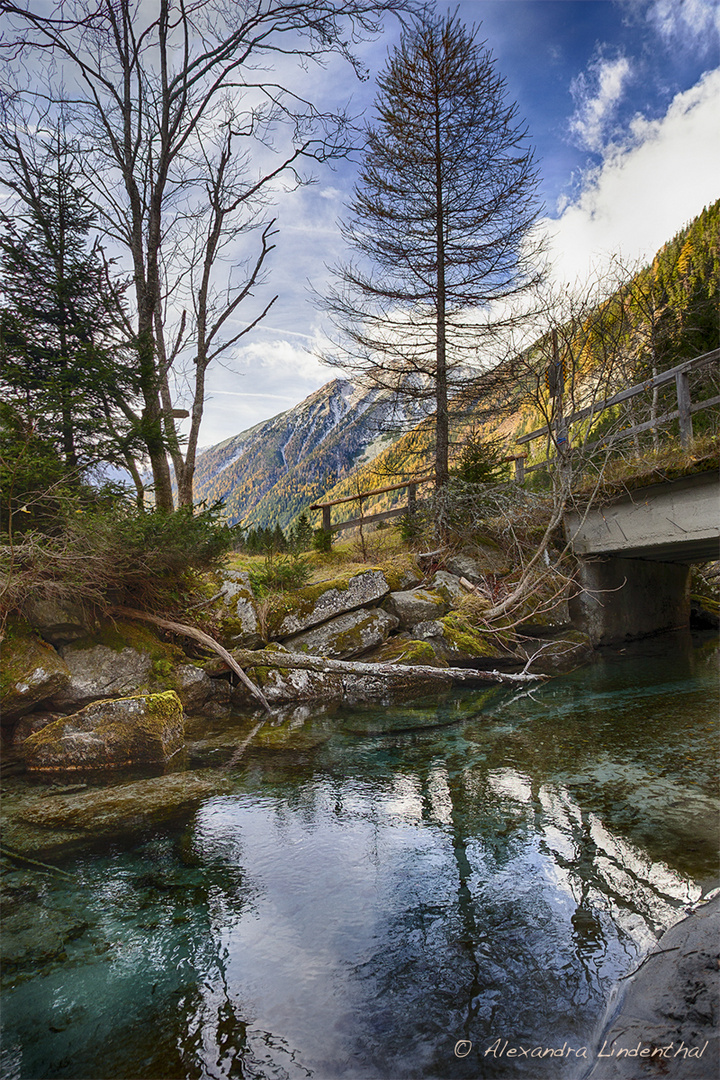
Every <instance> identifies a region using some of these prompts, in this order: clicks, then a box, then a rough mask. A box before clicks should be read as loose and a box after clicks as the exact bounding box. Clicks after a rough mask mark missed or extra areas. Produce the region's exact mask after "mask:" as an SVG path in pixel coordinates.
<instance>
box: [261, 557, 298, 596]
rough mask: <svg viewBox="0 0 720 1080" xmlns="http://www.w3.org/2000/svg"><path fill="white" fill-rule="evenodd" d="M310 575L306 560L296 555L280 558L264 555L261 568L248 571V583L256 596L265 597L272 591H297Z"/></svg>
mask: <svg viewBox="0 0 720 1080" xmlns="http://www.w3.org/2000/svg"><path fill="white" fill-rule="evenodd" d="M311 573H312V570H311V567H310V564H309V563H308V562H307V560H306V559H300V558H298V556H297V555H282V556H281V557H280V558H276V557H275V556H273V555H266V556H265V563H264V565H263V566H261V567H254V568H253V569H252V570H250V581H251V582H252V586H253V590H254V592H255V593H256V594H257V595H258V596H265V595H267V593H268V592H271V591H272V590H280V591H281V592H284V591H285V590H288V589H299V588H301V587H302V586H303V585H305V584H307V582H308V580H309V578H310V574H311Z"/></svg>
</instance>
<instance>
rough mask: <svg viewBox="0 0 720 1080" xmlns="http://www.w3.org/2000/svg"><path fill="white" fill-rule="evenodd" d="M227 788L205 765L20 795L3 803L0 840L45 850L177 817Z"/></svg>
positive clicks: (31, 850) (25, 849)
mask: <svg viewBox="0 0 720 1080" xmlns="http://www.w3.org/2000/svg"><path fill="white" fill-rule="evenodd" d="M230 789H231V781H230V778H229V777H228V776H227V775H224V774H222V773H218V772H216V771H211V770H207V771H205V770H203V771H198V772H186V773H171V774H169V775H167V776H153V777H151V778H149V779H145V780H134V781H131V782H130V783H127V784H117V785H116V786H114V787H109V788H107V787H103V788H94V789H93V788H88V789H87V790H86V791H83V792H78V793H75V794H68V795H55V794H49V795H45V796H40V797H37V796H26V797H25V798H24V799H22V800H20V801H19V802H17V803H16V804H15V805H14V806H10V807H8V806H6V807H5V808H4V809H5V813H6V817H7V818H9V820H8V821H7V824H5V823H4V829H3V832H4V835H5V836H6V842H7V843H8V844H12V847H13V849H14V850H16V851H18V852H21V853H22V852H28V853H30V854H33V853H34V852H36V851H41V852H43V853H47V852H49V851H51V850H53V849H61V848H64V847H69V846H73V847H74V846H77V844H78V842H81V843H91V842H93V841H94V840H97V839H98V838H100V837H108V836H119V835H123V834H130V833H135V832H139V831H142V830H144V829H147V828H149V827H151V826H155V825H158V824H160V823H162V822H165V821H169V820H174V819H176V818H181V817H182V816H183V815H184V814H186V813H191V812H192V811H193V810H194V809H195V807H196V806H197V805H198V804H199V803H200V802H202V801H203V799H207V798H210V797H211V796H212V795H220V794H223V793H225V792H227V791H229V790H230Z"/></svg>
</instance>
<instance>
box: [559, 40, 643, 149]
mask: <svg viewBox="0 0 720 1080" xmlns="http://www.w3.org/2000/svg"><path fill="white" fill-rule="evenodd" d="M631 75H632V68H631V66H630V61H629V60H628V59H627V57H625V56H619V57H617V59H615V60H606V59H604V58H600V59H599V60H596V61H594V62H593V63H592V64H591V65H590V68H589V75H586V74H584V73H583V74H582V75H579V76H578V77H577V78H576V79H573V82H572V84H571V86H570V91H571V93H572V95H573V97H574V99H575V102H576V106H575V112H574V113H573V115H572V117H571V118H570V131H571V132H572V134H573V135H574V136H575V138H576V139H577V141H578V143H579V145H580V146H582V147H584V148H585V149H587V150H593V151H598V150H601V149H602V147H603V143H604V142H605V138H606V133H607V130H608V127H609V125H610V124H611V123H612V120H613V117H614V115H615V109H616V107H617V105H618V103H619V101H620V99H621V98H622V96H623V93H624V91H625V87H626V85H627V83H628V80H629V79H630V78H631Z"/></svg>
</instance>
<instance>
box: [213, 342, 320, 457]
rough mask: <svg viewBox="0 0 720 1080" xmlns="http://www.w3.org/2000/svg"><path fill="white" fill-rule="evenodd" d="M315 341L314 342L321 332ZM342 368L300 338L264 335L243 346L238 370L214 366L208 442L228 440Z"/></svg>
mask: <svg viewBox="0 0 720 1080" xmlns="http://www.w3.org/2000/svg"><path fill="white" fill-rule="evenodd" d="M279 333H282V331H280V332H279ZM293 336H295V337H298V336H299V337H306V336H308V335H304V334H301V335H293ZM309 341H310V343H311V344H312V343H313V342H314V341H315V338H309ZM336 374H337V373H336V372H333V371H332V370H331V369H330V368H328V367H325V366H324V365H323V364H321V363H320V361H319V360H317V359H316V357H315V356H313V354H312V353H311V352H309V351H308V349H307V348H304V347H303V346H302V345H300V344H297V343H296V342H294V341H290V340H287V339H286V338H280V339H279V340H277V341H267V340H263V339H262V338H261V337H258V339H257V340H256V341H253V342H252V343H250V344H248V345H245V346H244V347H243V348H241V349H238V350H237V352H236V355H235V357H234V359H233V361H232V370H230V371H229V370H228V367H224V366H217V367H215V368H213V369H211V371H210V373H209V379H208V392H207V401H206V407H205V418H204V420H203V444H204V445H205V446H212V445H214V444H215V443H218V442H222V440H223V439H227V438H228V437H229V436H231V435H237V434H238V432H240V431H244V430H245V429H247V428H249V427H253V426H254V425H255V424H257V423H258V421H259V420H261V419H266V418H269V417H271V416H275V415H277V413H280V412H284V411H285V410H286V409H289V408H292V406H293V405H296V404H297V403H298V402H299V401H302V400H303V398H306V397H307V396H308V394H312V393H313V392H314V391H315V390H318V389H319V388H320V387H321V386H322V385H323V384H324V383H326V382H329V381H330V380H331V379H332V378H333V377H334V376H335V375H336Z"/></svg>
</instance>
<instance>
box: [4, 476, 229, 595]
mask: <svg viewBox="0 0 720 1080" xmlns="http://www.w3.org/2000/svg"><path fill="white" fill-rule="evenodd" d="M61 509H62V513H61V515H60V516H59V518H58V521H57V528H56V530H55V532H54V534H53V535H42V534H40V533H38V532H37V531H33V532H29V533H27V534H25V535H24V536H23V537H22V541H21V542H20V543H19V544H15V545H14V546H12V547H10V546H7V547H6V548H5V549H3V552H2V555H3V562H4V563H5V570H6V573H7V579H6V582H7V588H6V590H5V593H4V596H3V613H4V614H5V615H6V614H7V613H8V612H9V611H13V610H15V611H19V612H20V613H22V610H23V605H24V603H25V601H26V600H27V599H28V598H29V597H31V596H32V598H33V599H53V600H58V601H60V602H62V601H74V602H79V603H81V604H86V605H90V606H93V607H96V608H99V609H100V610H105V611H107V610H109V609H111V608H112V607H114V606H116V605H121V606H129V607H135V608H149V609H152V610H158V609H159V610H163V609H167V608H170V609H172V608H174V607H177V606H178V605H179V604H181V603H182V601H183V598H184V597H185V596H187V595H188V594H189V593H190V592H191V590H192V588H193V586H194V583H195V579H196V575H197V574H198V573H200V572H203V571H206V570H210V569H213V568H214V567H216V566H217V565H218V563H219V561H220V559H221V558H222V556H223V555H224V554H225V553H226V552H227V551H228V550H229V549H230V547H231V545H232V541H233V534H232V530H231V529H230V528H229V527H228V526H227V525H226V524H224V523H223V522H222V521H221V520H220V505H219V504H216V505H214V506H211V507H202V508H200V509H199V510H196V511H195V513H193V511H192V509H191V508H190V507H183V508H181V509H179V510H175V511H174V512H172V513H165V512H162V511H159V510H152V511H142V510H139V509H138V508H137V507H136V506H134V505H130V504H129V503H128V502H127V501H125V500H124V499H120V498H117V497H114V498H110V499H107V500H104V499H103V498H101V497H100V496H99V497H98V499H97V502H96V505H93V506H91V507H89V508H85V507H84V506H83V503H82V500H80V499H72V498H70V497H67V498H65V499H63V502H62V507H61Z"/></svg>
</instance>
